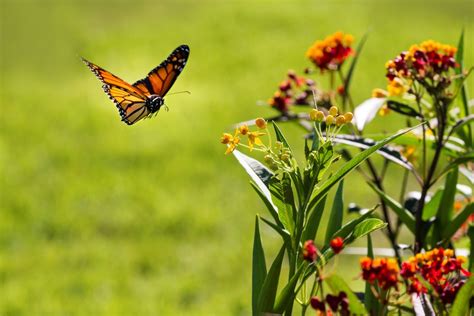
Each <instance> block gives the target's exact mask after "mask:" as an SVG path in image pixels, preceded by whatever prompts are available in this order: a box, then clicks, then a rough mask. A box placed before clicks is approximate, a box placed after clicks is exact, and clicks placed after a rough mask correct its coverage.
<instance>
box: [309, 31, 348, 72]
mask: <svg viewBox="0 0 474 316" xmlns="http://www.w3.org/2000/svg"><path fill="white" fill-rule="evenodd" d="M353 41H354V38H353V36H352V35H350V34H344V33H342V32H336V33H334V34H332V35H329V36H328V37H326V38H325V39H324V40H322V41H316V42H315V43H314V44H313V45H312V46H311V47H310V48H309V49H308V50H307V52H306V56H307V57H308V58H309V59H310V60H311V61H312V62H313V63H314V64H315V65H316V66H317V67H318V68H319V69H321V71H324V70H338V69H339V67H340V66H341V65H342V64H343V63H344V61H345V60H346V59H347V58H348V57H349V56H350V55H351V54H352V53H353V50H352V48H351V45H352V42H353Z"/></svg>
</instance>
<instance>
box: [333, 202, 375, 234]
mask: <svg viewBox="0 0 474 316" xmlns="http://www.w3.org/2000/svg"><path fill="white" fill-rule="evenodd" d="M376 208H377V206H376V207H374V208H372V209H371V210H369V211H368V212H366V213H364V214H363V215H361V216H359V217H357V218H355V219H353V220H352V221H350V222H348V223H346V224H344V226H342V227H341V228H340V229H339V230H338V231H337V232H335V233H334V234H333V235H332V236H331V239H333V238H335V237H342V238H346V237H347V236H349V235H350V234H351V233H352V232H353V231H354V227H356V226H357V225H358V224H359V223H360V222H362V221H364V220H365V219H366V218H368V217H370V216H372V214H373V213H374V210H375V209H376Z"/></svg>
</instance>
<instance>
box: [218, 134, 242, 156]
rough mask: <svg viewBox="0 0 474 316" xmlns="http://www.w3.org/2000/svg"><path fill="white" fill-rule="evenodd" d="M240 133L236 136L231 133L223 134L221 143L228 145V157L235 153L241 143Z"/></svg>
mask: <svg viewBox="0 0 474 316" xmlns="http://www.w3.org/2000/svg"><path fill="white" fill-rule="evenodd" d="M238 133H239V132H238V130H236V131H235V135H234V136H232V135H231V134H229V133H224V134H222V137H221V143H222V144H224V145H227V150H226V152H225V154H226V155H227V154H230V153H231V152H233V151H234V150H235V148H236V147H237V145H238V144H239V143H240V138H239V136H237V135H238Z"/></svg>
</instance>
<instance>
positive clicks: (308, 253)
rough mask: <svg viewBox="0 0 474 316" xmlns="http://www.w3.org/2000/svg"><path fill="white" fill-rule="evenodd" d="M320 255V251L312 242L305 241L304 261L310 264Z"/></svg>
mask: <svg viewBox="0 0 474 316" xmlns="http://www.w3.org/2000/svg"><path fill="white" fill-rule="evenodd" d="M317 255H318V249H317V248H316V246H315V245H314V242H313V241H312V240H307V241H305V243H304V245H303V259H304V260H306V261H309V262H314V260H316V256H317Z"/></svg>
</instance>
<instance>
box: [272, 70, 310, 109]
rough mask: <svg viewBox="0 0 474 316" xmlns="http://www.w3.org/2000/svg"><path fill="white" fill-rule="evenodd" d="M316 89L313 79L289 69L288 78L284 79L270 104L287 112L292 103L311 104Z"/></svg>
mask: <svg viewBox="0 0 474 316" xmlns="http://www.w3.org/2000/svg"><path fill="white" fill-rule="evenodd" d="M314 89H315V82H314V81H313V80H312V79H309V78H305V77H302V76H297V75H296V73H295V72H294V71H293V70H289V71H288V74H287V79H285V80H284V81H282V82H281V83H280V85H279V87H278V90H277V91H276V92H275V93H274V95H273V97H272V98H270V99H269V100H268V104H270V105H271V106H272V107H274V108H275V109H277V110H278V111H280V112H281V113H287V112H288V110H289V107H290V106H291V105H309V104H310V102H311V98H312V95H313V91H314Z"/></svg>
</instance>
